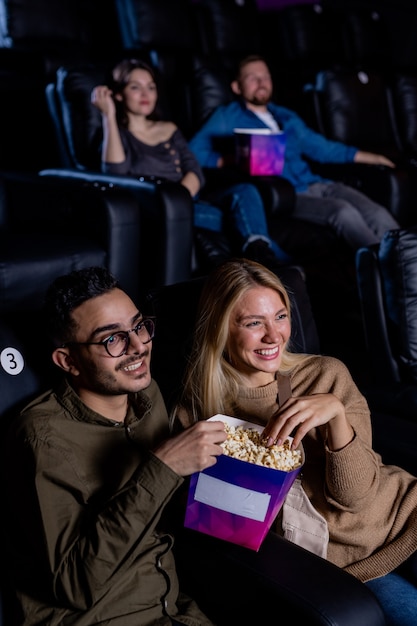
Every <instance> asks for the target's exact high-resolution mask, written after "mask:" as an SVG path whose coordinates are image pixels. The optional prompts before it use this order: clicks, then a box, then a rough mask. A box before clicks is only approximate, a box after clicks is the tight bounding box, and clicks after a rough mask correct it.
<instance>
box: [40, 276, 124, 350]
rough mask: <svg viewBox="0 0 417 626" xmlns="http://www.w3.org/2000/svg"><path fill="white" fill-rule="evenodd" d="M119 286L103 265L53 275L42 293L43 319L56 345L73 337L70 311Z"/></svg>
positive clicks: (73, 323) (74, 329)
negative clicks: (56, 275) (51, 280)
mask: <svg viewBox="0 0 417 626" xmlns="http://www.w3.org/2000/svg"><path fill="white" fill-rule="evenodd" d="M116 288H118V289H120V284H119V282H118V280H117V279H116V278H115V277H114V276H113V275H112V274H111V273H110V272H109V271H108V270H107V269H106V268H104V267H88V268H86V269H82V270H75V271H73V272H71V273H70V274H66V275H65V276H60V277H59V278H57V279H56V280H55V281H54V282H53V283H52V284H51V285H50V287H49V289H48V291H47V292H46V296H45V300H44V307H43V312H44V320H45V324H46V328H47V330H48V332H49V334H50V336H51V338H52V340H53V342H54V344H55V345H56V346H60V345H63V344H64V343H66V342H67V341H71V340H73V338H74V333H75V331H76V329H77V327H76V324H75V322H74V319H73V317H72V312H73V311H74V309H76V308H77V307H78V306H80V304H83V302H85V301H86V300H90V299H91V298H96V297H97V296H101V295H102V294H104V293H107V292H109V291H111V290H112V289H116Z"/></svg>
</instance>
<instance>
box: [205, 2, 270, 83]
mask: <svg viewBox="0 0 417 626" xmlns="http://www.w3.org/2000/svg"><path fill="white" fill-rule="evenodd" d="M194 12H195V15H196V22H197V28H198V32H199V38H200V41H201V42H203V44H202V50H201V51H202V53H204V54H205V55H206V56H208V57H209V58H211V59H216V60H217V62H218V64H219V65H220V66H222V67H224V68H226V69H227V70H229V71H230V70H234V69H235V67H236V65H237V63H238V61H239V60H240V59H241V58H243V57H244V56H246V55H248V54H262V53H263V51H264V45H263V44H264V41H263V38H262V33H261V15H260V11H259V9H258V6H257V3H256V1H255V0H245V1H244V2H236V0H197V2H195V3H194Z"/></svg>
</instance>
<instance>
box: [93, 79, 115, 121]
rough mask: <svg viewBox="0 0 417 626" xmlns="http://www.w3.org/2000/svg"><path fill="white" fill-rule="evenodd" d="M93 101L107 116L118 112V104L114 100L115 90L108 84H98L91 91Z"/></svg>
mask: <svg viewBox="0 0 417 626" xmlns="http://www.w3.org/2000/svg"><path fill="white" fill-rule="evenodd" d="M91 103H92V104H93V105H94V106H95V107H96V108H97V109H98V110H99V111H100V113H102V115H105V116H107V117H109V116H112V115H115V114H116V105H115V104H114V100H113V92H112V91H111V89H109V88H108V87H107V85H97V87H94V89H93V91H92V92H91Z"/></svg>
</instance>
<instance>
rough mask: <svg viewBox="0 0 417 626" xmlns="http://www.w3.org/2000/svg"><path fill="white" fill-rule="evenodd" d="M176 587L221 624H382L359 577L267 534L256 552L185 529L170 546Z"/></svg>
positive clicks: (344, 625) (375, 625)
mask: <svg viewBox="0 0 417 626" xmlns="http://www.w3.org/2000/svg"><path fill="white" fill-rule="evenodd" d="M175 555H176V562H177V567H178V571H179V575H180V583H181V586H182V588H183V589H184V591H186V592H187V593H189V594H190V595H191V596H192V597H193V598H195V600H196V601H197V602H198V604H199V605H200V607H201V608H202V610H203V611H205V612H206V613H207V614H208V616H209V617H210V618H211V619H212V620H213V621H214V622H215V623H216V624H218V626H222V625H223V624H224V625H230V624H273V623H277V622H279V621H280V620H279V617H280V616H281V617H283V615H291V617H292V621H293V622H294V623H296V624H308V625H309V626H315V625H326V626H331V625H334V626H352V624H366V626H383V625H384V624H385V623H386V622H385V618H384V615H383V613H382V609H381V607H380V605H379V603H378V601H377V600H376V598H375V596H374V595H373V594H372V592H371V591H370V590H369V589H368V588H367V587H366V585H364V584H363V583H361V582H360V581H358V580H357V579H356V578H354V577H353V576H351V575H350V574H347V573H346V572H345V571H343V570H342V569H340V568H338V567H336V566H335V565H333V564H332V563H330V562H329V561H326V560H324V559H322V558H320V557H318V556H316V555H315V554H312V553H311V552H308V551H307V550H305V549H303V548H300V547H299V546H296V545H295V544H293V543H290V542H289V541H287V540H286V539H283V538H282V537H279V536H278V535H277V534H275V533H273V532H270V533H269V534H268V535H267V537H266V538H265V540H264V542H263V544H262V546H261V548H260V549H259V552H255V551H253V550H249V549H248V548H244V547H241V546H238V545H235V544H232V543H228V542H226V541H222V540H219V539H215V538H213V537H210V536H208V535H204V534H201V533H198V532H196V531H192V530H188V529H184V530H183V531H182V532H181V533H180V534H179V535H178V532H177V541H176V548H175Z"/></svg>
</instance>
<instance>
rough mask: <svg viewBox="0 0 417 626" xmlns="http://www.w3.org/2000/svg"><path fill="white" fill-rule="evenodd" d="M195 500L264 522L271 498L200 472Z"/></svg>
mask: <svg viewBox="0 0 417 626" xmlns="http://www.w3.org/2000/svg"><path fill="white" fill-rule="evenodd" d="M194 499H195V500H197V502H203V503H204V504H209V505H210V506H214V507H216V509H221V510H222V511H228V512H229V513H234V514H235V515H242V516H243V517H247V518H248V519H255V520H258V521H259V522H263V521H264V520H265V516H266V512H267V510H268V506H269V502H270V500H271V496H270V495H269V494H268V493H258V492H256V491H252V490H251V489H244V488H243V487H238V486H237V485H233V484H231V483H227V482H225V481H224V480H219V479H218V478H213V477H212V476H207V475H206V474H204V473H203V472H200V474H199V476H198V479H197V485H196V489H195V494H194Z"/></svg>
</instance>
